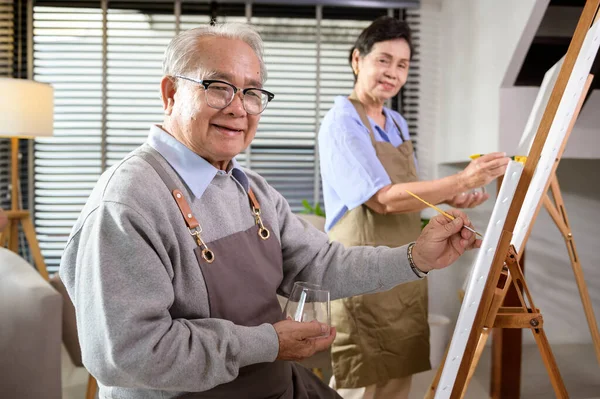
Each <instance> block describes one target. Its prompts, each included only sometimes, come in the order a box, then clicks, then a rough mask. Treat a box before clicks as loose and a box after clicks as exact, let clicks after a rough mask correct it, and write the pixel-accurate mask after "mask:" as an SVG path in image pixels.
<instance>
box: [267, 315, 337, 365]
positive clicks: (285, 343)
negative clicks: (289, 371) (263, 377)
mask: <svg viewBox="0 0 600 399" xmlns="http://www.w3.org/2000/svg"><path fill="white" fill-rule="evenodd" d="M273 327H275V331H276V332H277V337H278V338H279V353H278V354H277V360H295V361H298V360H302V359H306V358H307V357H311V356H312V355H314V354H315V353H316V352H320V351H322V350H325V349H327V348H329V346H330V345H331V344H332V343H333V340H334V339H335V328H333V327H332V328H331V329H330V332H329V336H327V337H323V336H322V335H323V334H324V333H325V332H327V330H328V329H329V326H327V325H326V324H321V323H319V322H317V321H311V322H309V323H300V322H297V321H293V320H282V321H279V322H277V323H275V324H273Z"/></svg>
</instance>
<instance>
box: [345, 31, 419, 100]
mask: <svg viewBox="0 0 600 399" xmlns="http://www.w3.org/2000/svg"><path fill="white" fill-rule="evenodd" d="M354 52H355V54H354V55H353V62H352V64H353V68H354V70H355V71H356V67H357V66H358V79H357V81H356V86H357V87H358V86H360V89H362V91H364V92H365V93H366V94H367V95H369V97H371V98H373V99H374V100H376V101H380V102H384V101H386V100H388V99H390V98H392V97H394V96H396V95H397V94H398V92H399V91H400V89H401V88H402V86H404V84H405V83H406V78H407V76H408V67H409V64H410V47H409V46H408V42H407V41H406V40H404V39H394V40H386V41H384V42H378V43H375V44H374V45H373V48H372V49H371V52H370V53H369V54H367V55H366V56H364V57H361V56H360V55H359V54H358V51H357V50H355V51H354Z"/></svg>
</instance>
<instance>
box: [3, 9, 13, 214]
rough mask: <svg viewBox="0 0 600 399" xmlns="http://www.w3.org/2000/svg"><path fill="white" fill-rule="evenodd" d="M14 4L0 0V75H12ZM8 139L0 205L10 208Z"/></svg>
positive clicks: (4, 149) (4, 146) (5, 149)
mask: <svg viewBox="0 0 600 399" xmlns="http://www.w3.org/2000/svg"><path fill="white" fill-rule="evenodd" d="M13 20H14V6H13V1H12V0H0V77H12V75H13V51H14V21H13ZM9 181H10V140H9V139H6V138H0V207H2V208H5V209H6V208H10V198H9V194H8V184H9Z"/></svg>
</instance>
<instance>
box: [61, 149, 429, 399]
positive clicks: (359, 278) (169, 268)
mask: <svg viewBox="0 0 600 399" xmlns="http://www.w3.org/2000/svg"><path fill="white" fill-rule="evenodd" d="M141 148H146V149H148V148H150V147H149V146H148V144H144V145H143V146H142V147H141ZM139 150H140V149H138V150H136V151H134V152H132V153H131V154H129V155H128V156H127V157H126V158H125V159H124V160H123V161H121V162H120V163H119V164H117V165H115V166H113V167H111V168H110V169H109V170H107V171H106V172H105V173H104V174H103V175H102V176H101V178H100V180H99V182H98V184H97V185H96V187H95V189H94V190H93V192H92V194H91V196H90V198H89V200H88V201H87V203H86V205H85V207H84V209H83V211H82V213H81V215H80V217H79V219H78V220H77V223H76V224H75V226H74V228H73V231H72V233H71V236H70V238H69V242H68V244H67V247H66V249H65V252H64V255H63V258H62V262H61V268H60V276H61V278H62V279H63V281H64V283H65V286H66V287H67V290H68V292H69V295H70V296H71V298H72V300H73V303H74V304H75V307H76V312H77V328H78V330H79V337H80V341H81V349H82V355H83V363H84V364H85V366H86V368H87V369H88V370H89V371H90V373H91V374H92V375H94V376H95V377H96V378H97V379H98V382H99V385H100V393H101V397H106V398H119V399H121V398H123V399H128V398H144V399H148V398H172V397H175V396H177V395H178V394H179V393H181V392H198V391H205V390H208V389H210V388H212V387H214V386H216V385H219V384H223V383H226V382H228V381H231V380H233V379H235V378H236V376H237V374H238V370H239V368H240V367H243V366H247V365H250V364H254V363H261V362H271V361H274V360H275V358H276V357H277V353H278V349H279V348H278V345H279V343H278V338H277V334H276V332H275V329H274V328H273V326H272V325H270V324H263V325H260V326H257V327H244V326H239V325H235V324H233V323H232V322H230V321H227V320H221V319H212V318H210V317H209V306H208V299H207V291H206V287H205V285H204V281H203V279H202V275H201V271H200V268H199V267H198V263H197V260H196V258H195V255H194V252H193V250H194V248H195V246H196V244H195V242H194V240H193V239H192V236H191V235H190V233H189V231H188V229H187V227H186V225H185V223H184V221H183V219H182V216H181V213H180V211H179V209H178V207H177V205H176V203H175V201H174V200H173V198H172V196H171V194H170V192H169V190H168V189H167V187H166V186H165V185H164V183H163V182H162V180H161V179H160V177H159V176H158V174H157V173H156V172H155V171H154V169H153V168H152V167H151V166H150V165H149V164H148V163H147V162H146V161H145V160H144V159H142V158H141V157H139V156H138V155H136V153H137V152H138V151H139ZM160 161H161V163H162V164H163V165H164V167H165V169H166V170H167V172H168V173H169V175H171V177H172V178H173V179H174V180H175V181H176V182H177V184H178V185H179V188H180V189H181V190H182V191H183V192H184V193H185V195H186V198H187V199H188V202H189V203H190V206H191V208H192V211H193V213H194V215H195V216H196V218H197V219H198V221H199V222H200V223H201V225H202V227H203V230H204V231H203V239H204V240H205V242H210V241H213V240H216V239H219V238H221V237H224V236H227V235H231V234H233V233H236V232H239V231H243V230H246V229H248V228H250V227H251V226H252V225H253V224H254V219H253V217H252V214H251V212H250V208H249V205H248V198H247V196H246V193H245V192H244V190H243V188H242V187H241V185H240V184H238V183H237V182H236V181H235V179H234V178H233V177H232V176H231V174H230V173H223V174H217V175H216V176H215V178H214V179H213V180H212V182H211V184H210V185H209V186H208V188H207V189H206V191H205V192H204V194H203V195H202V196H201V198H195V197H194V196H193V194H192V193H191V192H190V190H189V189H188V187H187V186H186V185H185V184H184V183H183V182H182V181H181V179H180V178H179V177H178V175H177V174H176V173H175V172H174V171H173V170H172V169H171V168H170V167H169V166H168V164H167V163H166V161H164V159H160ZM244 172H245V173H246V175H247V177H248V179H249V182H250V186H251V187H252V189H253V191H254V192H255V194H256V196H257V198H258V201H259V203H260V204H261V208H262V215H263V220H265V221H266V222H267V223H268V224H269V225H270V226H271V228H272V234H274V237H275V238H276V239H277V240H278V241H279V242H280V244H281V250H282V255H283V274H284V278H283V282H282V284H281V286H280V287H279V291H278V293H279V294H280V295H283V296H288V295H289V293H290V291H291V288H292V286H293V283H294V281H297V280H302V281H310V282H313V283H317V284H321V285H322V286H324V287H326V288H328V289H329V290H330V291H331V296H332V299H335V298H342V297H347V296H353V295H357V294H363V293H370V292H376V291H383V290H387V289H390V288H392V287H394V286H395V285H397V284H400V283H403V282H408V281H413V280H416V279H417V277H416V275H415V274H414V273H413V272H412V270H411V269H410V267H409V264H408V261H407V256H406V247H400V248H395V249H390V248H386V247H380V248H371V247H353V248H349V249H344V247H343V246H342V245H341V244H339V243H330V242H329V241H328V238H327V235H326V234H324V233H322V232H320V231H318V230H317V229H315V228H314V227H312V226H311V225H309V224H308V223H307V222H305V221H303V220H302V219H301V218H299V217H298V216H296V215H294V214H293V213H292V212H291V210H290V208H289V205H288V203H287V202H286V200H285V199H284V198H283V197H282V196H281V194H279V193H278V192H277V191H275V189H273V187H271V186H270V185H269V184H268V183H267V182H266V181H265V180H264V179H263V178H262V177H261V176H259V175H258V174H256V173H254V172H252V171H250V170H244ZM265 295H275V293H265Z"/></svg>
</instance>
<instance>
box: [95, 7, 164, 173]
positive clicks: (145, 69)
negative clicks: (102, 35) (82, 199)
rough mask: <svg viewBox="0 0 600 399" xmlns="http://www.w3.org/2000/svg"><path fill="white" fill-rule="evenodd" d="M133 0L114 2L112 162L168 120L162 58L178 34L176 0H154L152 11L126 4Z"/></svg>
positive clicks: (111, 23) (109, 112)
mask: <svg viewBox="0 0 600 399" xmlns="http://www.w3.org/2000/svg"><path fill="white" fill-rule="evenodd" d="M128 3H129V4H130V3H131V1H119V0H113V1H110V2H109V3H108V7H109V8H108V16H107V23H108V26H107V34H108V53H107V58H108V59H107V118H106V119H107V122H106V125H107V126H106V136H107V138H106V144H107V148H106V156H107V166H108V167H110V166H111V165H113V164H114V163H115V162H118V161H120V160H121V159H123V157H124V156H125V155H126V154H127V153H129V152H130V151H132V150H133V149H135V148H136V147H138V146H139V145H140V144H142V143H143V142H144V141H146V138H147V137H148V129H149V128H150V125H151V124H153V123H162V120H163V113H162V103H161V99H160V80H161V77H162V58H163V54H164V51H165V48H166V47H167V45H168V44H169V42H170V40H171V39H172V38H173V36H175V15H174V8H173V2H172V1H165V2H153V3H152V10H151V13H144V12H141V11H138V10H128V9H124V8H125V7H124V6H125V5H127V4H128Z"/></svg>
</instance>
